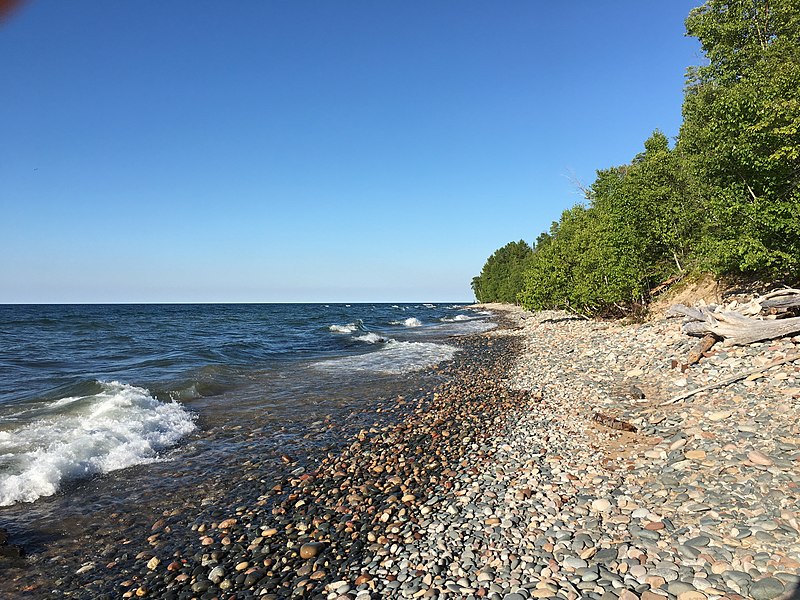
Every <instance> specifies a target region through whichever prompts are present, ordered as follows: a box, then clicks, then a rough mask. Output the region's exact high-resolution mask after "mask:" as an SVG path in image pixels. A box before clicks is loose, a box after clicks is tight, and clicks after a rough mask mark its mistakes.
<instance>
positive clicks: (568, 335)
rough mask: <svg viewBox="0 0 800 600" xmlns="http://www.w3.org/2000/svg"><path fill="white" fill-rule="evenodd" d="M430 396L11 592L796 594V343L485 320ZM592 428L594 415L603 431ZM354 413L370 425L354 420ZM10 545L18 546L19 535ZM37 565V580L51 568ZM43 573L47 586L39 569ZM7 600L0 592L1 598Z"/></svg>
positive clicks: (351, 599)
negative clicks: (486, 326) (706, 343)
mask: <svg viewBox="0 0 800 600" xmlns="http://www.w3.org/2000/svg"><path fill="white" fill-rule="evenodd" d="M483 308H489V309H490V310H493V311H494V312H495V313H496V314H497V321H498V324H499V327H498V328H497V329H494V330H491V331H488V332H486V333H482V334H479V335H473V336H469V337H465V338H461V339H454V341H453V343H454V344H457V345H458V346H459V347H460V349H461V352H459V354H458V355H457V356H456V359H455V360H453V361H450V362H448V363H443V364H442V365H440V366H439V367H437V368H436V369H434V371H436V380H437V381H438V382H439V383H438V384H437V385H435V386H433V387H430V388H428V387H425V388H420V389H419V390H417V391H416V393H414V394H408V395H404V396H401V397H398V398H395V399H393V400H392V401H391V402H387V403H384V404H383V405H381V406H379V407H377V408H376V409H375V412H374V414H370V415H369V419H368V420H369V421H370V423H364V424H363V426H362V425H359V428H358V429H357V430H353V431H351V432H349V433H348V436H349V437H348V438H347V439H346V440H345V441H344V443H342V444H340V445H338V446H337V447H335V448H332V449H330V450H328V451H327V452H319V453H317V454H315V455H311V456H309V457H307V458H306V459H300V458H299V457H294V456H281V457H280V459H281V461H282V463H283V466H284V476H283V477H282V478H280V480H279V481H272V480H270V481H266V480H264V479H261V478H260V473H259V470H258V466H257V465H253V466H250V467H248V465H243V466H242V474H241V481H239V482H237V486H236V487H237V495H236V496H235V501H231V500H228V501H222V500H221V499H216V500H215V499H213V498H207V499H206V500H204V501H202V502H199V503H197V505H192V507H193V510H188V509H187V508H186V506H183V507H182V506H173V507H171V508H169V507H168V508H165V510H164V511H163V513H162V514H160V515H155V516H154V518H153V520H152V522H148V523H146V525H145V526H144V527H142V528H141V530H142V532H143V533H140V534H139V536H138V537H136V538H134V537H132V536H130V535H128V536H127V537H125V539H122V540H119V541H118V543H116V544H111V543H106V544H99V543H98V544H92V543H90V542H88V541H87V549H86V552H85V553H84V555H83V556H81V557H79V558H72V559H70V560H65V561H64V562H63V563H60V564H59V565H58V566H53V567H48V565H47V564H44V560H43V559H42V558H41V557H39V558H37V557H32V558H30V559H26V560H27V561H28V562H27V563H21V564H15V565H13V566H12V567H10V568H8V569H7V570H6V573H5V575H4V578H3V581H2V583H0V589H2V591H3V593H4V594H6V595H7V596H8V597H20V598H46V597H70V598H165V599H190V598H197V599H201V600H205V599H209V600H210V599H213V598H218V599H229V600H233V599H237V600H238V599H244V598H263V599H265V600H272V599H277V598H314V599H326V600H367V599H378V598H464V599H474V598H491V599H502V600H520V599H522V600H524V599H528V598H558V599H569V600H574V599H578V598H591V599H599V600H613V599H621V600H636V599H640V600H659V599H665V598H666V599H677V600H704V599H708V600H715V599H730V600H733V599H739V598H752V599H756V600H768V599H773V598H776V599H784V600H785V599H788V598H797V597H800V596H798V595H797V591H796V590H797V587H798V582H800V578H798V576H797V573H798V572H800V523H798V506H800V487H799V486H800V361H797V362H789V363H784V364H780V365H777V366H775V367H774V368H771V369H766V370H764V371H762V372H760V373H757V374H754V375H752V376H750V377H746V378H744V379H742V380H740V381H738V382H735V383H731V384H729V385H725V386H722V387H718V388H714V389H710V390H708V391H706V392H701V393H699V394H696V395H693V396H691V397H690V398H687V399H685V400H682V401H678V402H674V403H671V404H668V403H667V401H669V400H670V399H671V398H674V397H675V396H677V395H678V394H680V393H682V392H685V391H687V390H691V389H694V388H697V387H701V386H706V385H710V384H714V383H715V382H720V381H723V380H725V379H726V378H729V377H731V376H732V375H736V374H738V373H741V372H743V371H746V370H749V369H754V368H758V367H765V366H768V365H769V364H771V362H773V361H778V360H780V359H782V358H785V357H787V356H790V355H791V354H792V353H796V352H797V351H798V349H799V348H798V346H800V338H786V339H782V340H775V341H771V342H764V343H758V344H753V345H750V346H747V347H741V348H740V347H729V348H726V347H722V346H721V345H718V346H715V347H714V348H712V350H711V351H709V352H708V353H707V356H704V357H703V358H702V359H701V360H700V362H699V363H698V364H695V365H693V366H691V367H689V368H688V369H685V370H684V369H682V368H681V366H680V365H681V364H682V363H683V362H684V361H685V357H686V355H687V354H688V353H689V351H690V350H691V349H692V347H693V346H694V345H695V342H696V340H695V339H693V338H689V337H687V336H686V335H684V334H683V333H682V332H681V329H680V325H681V323H680V320H679V319H666V318H662V317H658V316H657V317H655V318H653V319H651V320H649V321H646V322H643V323H632V324H624V323H622V322H617V321H614V322H603V321H591V320H584V319H580V318H577V317H574V316H570V315H567V314H566V313H560V312H539V313H529V312H525V311H522V310H521V309H518V308H515V307H510V306H494V305H490V306H488V307H483ZM597 415H600V417H601V418H599V419H598V417H597ZM362 420H364V419H363V418H362ZM12 541H13V540H12ZM48 569H49V571H48ZM48 573H49V574H48ZM4 597H5V596H4Z"/></svg>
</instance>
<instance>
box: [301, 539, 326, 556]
mask: <svg viewBox="0 0 800 600" xmlns="http://www.w3.org/2000/svg"><path fill="white" fill-rule="evenodd" d="M322 548H323V545H322V544H321V543H319V542H309V543H308V544H303V545H302V546H300V558H314V557H315V556H317V555H318V554H319V553H320V552H322Z"/></svg>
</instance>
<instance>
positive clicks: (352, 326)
mask: <svg viewBox="0 0 800 600" xmlns="http://www.w3.org/2000/svg"><path fill="white" fill-rule="evenodd" d="M328 329H329V330H330V331H332V332H334V333H353V332H354V331H357V330H358V324H356V323H348V324H347V325H331V326H330V327H328Z"/></svg>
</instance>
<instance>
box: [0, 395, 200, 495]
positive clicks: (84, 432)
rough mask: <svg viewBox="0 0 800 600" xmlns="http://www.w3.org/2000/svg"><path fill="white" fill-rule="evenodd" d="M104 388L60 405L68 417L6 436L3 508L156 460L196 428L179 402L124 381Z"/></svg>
mask: <svg viewBox="0 0 800 600" xmlns="http://www.w3.org/2000/svg"><path fill="white" fill-rule="evenodd" d="M101 385H102V388H103V389H102V391H101V392H100V393H98V394H95V395H93V396H86V397H82V398H70V399H62V400H60V401H57V402H56V404H58V405H59V406H60V408H62V409H63V408H65V407H66V408H67V409H68V410H67V411H66V412H60V413H57V414H51V415H50V416H48V417H45V418H42V419H39V420H37V421H33V422H30V423H27V424H25V425H23V426H21V427H19V428H17V429H12V430H7V431H3V432H0V506H8V505H10V504H14V503H16V502H33V501H34V500H36V499H37V498H40V497H42V496H51V495H53V494H55V493H56V492H57V491H58V490H59V488H60V486H61V484H62V482H63V481H65V480H67V479H75V478H79V477H85V476H88V475H93V474H98V473H108V472H111V471H116V470H118V469H124V468H125V467H129V466H132V465H135V464H141V463H149V462H153V461H156V460H158V452H159V451H160V450H162V449H164V448H166V447H168V446H171V445H173V444H175V443H176V442H177V441H178V440H179V439H180V438H181V437H183V436H185V435H186V434H188V433H190V432H191V431H193V430H194V429H195V428H196V425H195V423H194V418H193V416H192V415H191V413H189V412H188V411H187V410H186V409H185V408H184V407H183V406H182V405H181V404H178V403H175V402H170V403H163V402H159V401H158V400H156V399H155V398H153V397H152V396H150V394H149V393H148V392H147V390H145V389H142V388H138V387H134V386H131V385H126V384H123V383H119V382H110V383H102V384H101ZM66 400H70V402H67V401H66Z"/></svg>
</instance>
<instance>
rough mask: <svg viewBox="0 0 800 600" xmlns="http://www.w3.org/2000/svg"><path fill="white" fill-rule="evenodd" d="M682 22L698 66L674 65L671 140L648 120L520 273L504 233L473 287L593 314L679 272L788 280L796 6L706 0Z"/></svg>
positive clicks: (798, 105)
mask: <svg viewBox="0 0 800 600" xmlns="http://www.w3.org/2000/svg"><path fill="white" fill-rule="evenodd" d="M686 29H687V32H688V34H689V35H692V36H695V37H697V39H698V40H699V41H700V43H701V44H702V47H703V51H704V53H705V56H706V58H707V59H708V64H706V65H703V66H699V67H692V68H690V69H688V71H687V85H686V89H685V97H684V105H683V118H684V121H683V124H682V126H681V130H680V135H679V137H678V139H677V143H676V145H675V147H674V148H670V145H669V141H668V139H667V138H666V136H665V135H664V134H663V133H661V132H660V131H655V132H654V133H653V134H652V135H651V136H650V138H648V139H647V140H646V141H645V142H644V151H643V152H641V153H640V154H638V155H636V156H635V157H634V158H633V159H632V160H631V162H630V163H629V164H626V165H622V166H618V167H612V168H609V169H604V170H601V171H598V172H597V178H596V180H595V181H594V183H593V184H592V185H591V186H590V187H589V188H588V189H586V190H585V192H586V202H585V203H584V204H579V205H577V206H574V207H573V208H571V209H569V210H567V211H565V212H564V213H563V214H562V216H561V219H560V220H559V221H558V222H557V223H554V224H553V225H552V227H551V228H550V231H549V232H547V233H543V234H540V236H539V237H538V238H537V240H536V245H535V247H534V249H533V251H532V252H530V253H529V255H528V254H526V257H525V258H524V259H522V260H520V261H519V262H518V263H514V264H515V265H523V270H524V272H523V273H521V274H520V272H519V271H518V270H515V269H512V268H510V267H508V266H502V267H501V265H508V264H510V263H511V262H512V261H511V260H510V258H508V257H506V255H507V254H508V255H509V256H510V255H511V254H512V251H511V250H510V249H509V246H511V245H508V246H505V247H504V248H501V249H500V250H498V252H496V253H495V255H493V256H492V257H491V258H490V259H489V261H487V264H486V266H484V271H483V272H482V273H481V276H479V277H476V278H475V280H474V281H473V288H474V289H475V290H476V296H477V297H478V298H479V299H481V298H482V297H486V296H484V294H487V293H488V294H490V295H491V297H492V298H493V299H496V300H501V301H506V302H508V301H513V299H514V297H511V296H510V295H511V294H512V293H513V291H514V290H515V289H516V290H517V291H518V294H517V295H516V296H515V298H516V299H517V300H519V301H520V302H521V303H522V304H523V305H524V306H526V307H528V308H537V309H542V308H566V309H569V310H572V311H576V312H582V313H585V314H597V313H609V312H614V311H618V310H620V309H622V308H623V307H631V306H636V305H640V304H641V303H643V302H645V301H646V300H647V298H648V291H649V290H650V289H652V288H653V287H654V286H655V285H657V284H658V283H659V282H661V281H663V280H664V279H666V278H667V277H669V276H671V275H674V274H679V273H680V274H682V273H685V272H687V271H693V270H705V269H711V270H713V271H714V272H716V273H717V274H718V275H737V274H739V275H741V274H746V275H750V276H756V277H761V278H763V279H768V278H771V279H782V280H784V281H798V280H800V4H798V3H797V1H796V0H769V1H768V0H708V1H707V2H706V3H705V4H704V5H702V6H700V7H699V8H696V9H694V10H692V11H691V13H690V14H689V16H688V18H687V20H686ZM522 243H523V242H519V243H517V244H522ZM526 247H527V246H526ZM498 253H500V255H499V256H498ZM504 278H508V279H509V281H507V282H505V283H504V282H503V280H504ZM489 282H491V284H489ZM476 286H477V287H476ZM487 286H488V287H487ZM479 292H480V295H479Z"/></svg>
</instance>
